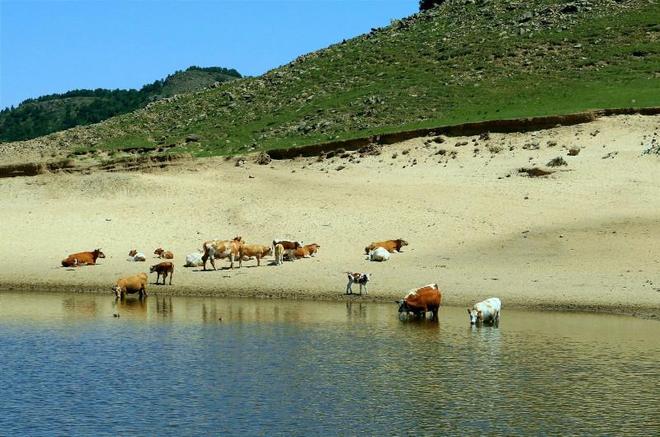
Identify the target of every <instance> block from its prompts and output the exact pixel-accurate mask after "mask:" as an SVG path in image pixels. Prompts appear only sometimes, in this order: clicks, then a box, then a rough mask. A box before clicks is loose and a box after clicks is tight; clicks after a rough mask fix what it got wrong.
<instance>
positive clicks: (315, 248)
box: [303, 243, 321, 256]
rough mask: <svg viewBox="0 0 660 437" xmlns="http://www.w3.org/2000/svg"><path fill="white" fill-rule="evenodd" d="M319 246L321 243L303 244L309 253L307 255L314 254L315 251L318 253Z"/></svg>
mask: <svg viewBox="0 0 660 437" xmlns="http://www.w3.org/2000/svg"><path fill="white" fill-rule="evenodd" d="M320 248H321V245H319V244H316V243H312V244H305V245H304V246H303V249H305V250H306V251H307V253H309V256H314V255H315V254H316V253H318V251H319V249H320Z"/></svg>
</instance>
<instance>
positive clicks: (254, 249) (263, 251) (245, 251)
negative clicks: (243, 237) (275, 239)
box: [238, 244, 273, 268]
mask: <svg viewBox="0 0 660 437" xmlns="http://www.w3.org/2000/svg"><path fill="white" fill-rule="evenodd" d="M272 250H273V248H272V247H270V246H262V245H261V244H243V245H241V247H240V248H239V250H238V254H239V257H238V268H241V267H242V266H243V258H246V259H250V258H252V257H254V258H256V259H257V267H258V266H260V265H261V258H264V257H266V256H268V255H270V253H271V251H272Z"/></svg>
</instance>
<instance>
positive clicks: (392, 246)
mask: <svg viewBox="0 0 660 437" xmlns="http://www.w3.org/2000/svg"><path fill="white" fill-rule="evenodd" d="M407 245H408V242H407V241H406V240H403V239H401V238H398V239H396V240H385V241H376V242H373V243H371V244H370V245H368V246H367V247H365V248H364V253H365V255H369V252H371V251H372V250H376V249H377V248H379V247H382V248H383V249H385V250H387V251H388V252H389V253H393V252H394V251H397V252H401V248H402V247H403V246H407Z"/></svg>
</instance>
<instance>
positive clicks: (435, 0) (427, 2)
mask: <svg viewBox="0 0 660 437" xmlns="http://www.w3.org/2000/svg"><path fill="white" fill-rule="evenodd" d="M444 2H445V0H419V10H420V11H426V10H429V9H431V8H433V7H435V6H438V5H441V4H443V3H444Z"/></svg>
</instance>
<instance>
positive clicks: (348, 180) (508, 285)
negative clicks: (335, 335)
mask: <svg viewBox="0 0 660 437" xmlns="http://www.w3.org/2000/svg"><path fill="white" fill-rule="evenodd" d="M654 136H655V138H656V141H657V140H660V138H658V137H659V136H660V117H658V116H647V117H643V116H618V117H610V118H602V119H599V120H597V121H594V122H592V123H589V124H584V125H578V126H571V127H557V128H554V129H550V130H545V131H539V132H532V133H525V134H506V135H504V134H490V138H489V139H479V138H478V137H456V138H446V139H445V141H444V142H442V143H437V142H433V141H429V140H430V139H429V138H420V139H415V140H410V141H407V142H404V143H400V144H395V145H391V146H385V147H384V148H383V151H382V153H381V154H380V155H378V156H368V157H363V158H353V160H352V162H349V159H348V158H334V159H328V160H324V161H318V160H317V159H314V158H309V159H296V160H290V161H276V162H273V163H272V164H271V165H268V166H259V165H256V164H254V163H251V162H250V161H248V163H247V164H246V165H245V166H244V167H236V166H235V165H234V161H225V160H223V159H220V158H217V159H206V160H201V161H195V162H192V163H190V164H186V165H184V166H182V167H177V168H170V169H164V170H159V171H154V172H150V173H95V174H91V175H66V174H53V175H41V176H37V177H31V178H13V179H1V180H0V226H1V229H2V233H1V238H0V265H2V268H1V269H0V288H24V289H39V290H75V291H102V292H104V293H106V292H107V293H108V295H110V288H111V286H112V284H113V282H114V281H115V280H116V279H117V278H118V277H120V276H122V275H128V274H133V273H135V272H138V271H147V269H148V265H149V264H151V263H150V262H149V261H151V260H148V262H147V263H143V264H141V263H129V262H127V261H126V257H127V256H126V255H127V253H128V251H129V250H130V249H132V248H136V249H138V250H140V251H144V252H145V253H147V254H149V256H152V255H151V254H152V253H153V250H154V249H155V248H156V247H164V248H166V249H168V250H172V251H173V252H174V253H175V255H176V257H175V263H176V265H177V267H176V272H175V276H174V286H172V287H169V286H158V287H157V286H155V285H154V286H151V288H150V291H151V292H152V293H175V294H205V295H229V296H273V297H295V298H315V299H320V298H323V299H335V298H336V299H343V298H344V297H343V296H342V292H343V290H344V287H345V276H344V274H343V272H345V271H347V270H352V271H368V272H372V273H374V278H373V283H372V284H371V288H370V295H369V297H367V298H364V299H377V300H388V299H391V298H393V297H398V296H400V295H401V293H402V292H403V291H404V290H407V289H409V288H411V287H414V286H416V285H423V284H426V283H429V282H437V283H438V284H439V285H440V287H441V289H442V290H443V291H444V293H445V303H446V304H449V305H467V304H468V303H470V302H472V301H474V300H480V299H482V298H485V297H489V296H499V297H500V298H501V299H502V301H503V304H504V307H506V306H528V307H547V308H573V309H585V310H600V311H610V312H621V313H638V314H644V315H647V316H654V315H656V314H658V312H659V310H660V277H658V272H659V271H660V245H659V244H658V242H657V240H658V237H657V236H658V235H660V156H657V155H642V152H643V151H644V149H645V148H647V147H648V146H649V145H650V143H651V139H652V138H653V137H654ZM457 143H459V144H461V143H466V144H465V145H459V146H456V144H457ZM570 148H579V149H580V152H579V154H578V155H577V156H568V154H567V152H568V149H570ZM442 150H444V152H443V151H442ZM454 152H456V155H455V157H452V155H453V153H454ZM395 154H396V157H393V156H394V155H395ZM560 156H561V157H562V158H563V159H564V160H565V161H566V162H567V165H566V166H560V167H553V168H548V167H546V163H547V162H548V161H550V160H551V159H553V158H556V157H560ZM357 161H359V162H357ZM340 166H344V168H343V169H341V170H337V168H338V167H340ZM535 166H537V167H543V168H546V169H550V170H552V171H554V173H553V174H551V175H549V176H547V177H543V178H530V177H527V176H523V175H520V174H519V173H518V169H519V168H521V167H530V168H531V167H535ZM235 235H242V236H243V237H244V239H245V240H246V241H248V242H250V243H261V244H268V243H269V242H270V241H271V240H272V239H273V238H274V237H282V238H297V239H302V240H303V241H304V242H306V243H312V242H315V243H319V244H320V245H321V250H320V253H319V254H318V256H317V257H315V258H310V259H305V260H301V261H297V262H289V263H285V265H283V266H280V267H274V266H262V267H260V268H256V267H254V266H256V262H248V263H247V266H249V267H247V268H246V267H245V266H244V268H243V269H240V270H238V269H235V270H233V271H230V270H226V269H223V270H219V271H216V272H213V271H210V272H202V271H200V269H198V268H191V269H185V268H183V267H182V265H183V262H184V258H185V255H186V254H187V253H190V252H192V251H194V250H196V249H197V248H200V247H201V245H202V242H203V241H204V240H208V239H212V238H231V237H233V236H235ZM399 237H401V238H405V239H406V240H408V241H409V242H410V246H408V247H406V248H405V249H404V253H401V254H395V255H393V256H392V259H391V260H390V261H388V262H385V263H369V262H368V261H366V260H365V257H364V255H363V248H364V247H365V246H366V245H367V244H368V243H369V242H371V241H375V240H382V239H387V238H399ZM96 247H101V248H102V249H103V251H104V252H105V253H106V255H107V256H108V257H107V258H106V259H105V260H101V264H100V265H98V266H94V267H87V268H80V269H74V270H68V269H64V268H62V267H60V260H61V259H63V258H64V257H65V256H66V255H67V254H68V253H72V252H77V251H80V250H92V249H94V248H96ZM153 262H154V263H155V262H156V260H155V259H154V260H153ZM220 265H222V266H223V267H226V266H227V263H226V262H225V261H221V262H220ZM151 280H152V281H153V280H155V277H154V278H151Z"/></svg>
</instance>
